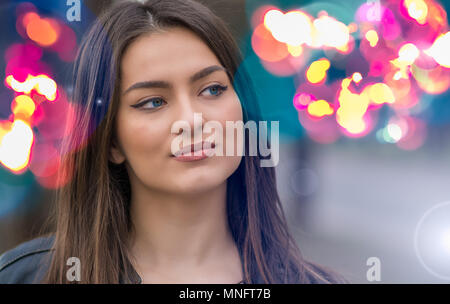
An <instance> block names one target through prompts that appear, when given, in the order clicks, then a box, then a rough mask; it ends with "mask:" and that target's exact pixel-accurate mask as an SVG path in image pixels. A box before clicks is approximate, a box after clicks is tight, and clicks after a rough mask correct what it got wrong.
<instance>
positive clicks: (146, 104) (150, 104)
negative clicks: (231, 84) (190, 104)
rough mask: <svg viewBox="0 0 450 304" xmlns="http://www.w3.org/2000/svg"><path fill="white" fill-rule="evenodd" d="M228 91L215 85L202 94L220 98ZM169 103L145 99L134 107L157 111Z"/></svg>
mask: <svg viewBox="0 0 450 304" xmlns="http://www.w3.org/2000/svg"><path fill="white" fill-rule="evenodd" d="M227 89H228V86H223V85H220V84H215V85H212V86H209V87H207V88H206V89H204V90H203V91H202V92H201V94H203V93H205V92H208V93H209V94H208V95H206V96H207V97H219V96H220V95H222V94H223V92H225V91H226V90H227ZM165 103H167V102H166V101H164V99H162V98H161V97H155V98H149V99H145V100H143V101H141V102H139V103H137V104H135V105H132V107H133V108H142V109H146V110H155V109H157V108H159V107H161V106H162V105H163V104H165Z"/></svg>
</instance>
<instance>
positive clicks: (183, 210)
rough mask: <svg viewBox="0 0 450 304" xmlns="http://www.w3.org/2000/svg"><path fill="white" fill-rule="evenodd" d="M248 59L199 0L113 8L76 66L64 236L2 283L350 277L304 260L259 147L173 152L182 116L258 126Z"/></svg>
mask: <svg viewBox="0 0 450 304" xmlns="http://www.w3.org/2000/svg"><path fill="white" fill-rule="evenodd" d="M241 60H242V59H241V55H240V52H239V49H238V47H237V45H236V43H235V41H234V40H233V38H232V36H231V35H230V33H229V31H228V30H227V28H226V26H225V25H224V23H223V21H221V20H220V19H219V18H218V17H217V16H215V15H214V14H213V13H212V12H211V11H210V10H209V9H208V8H206V7H205V6H203V5H202V4H200V3H197V2H195V1H193V0H163V1H156V0H154V1H148V2H146V3H144V4H141V3H138V2H120V3H119V4H117V5H116V6H114V7H113V8H111V9H110V10H108V11H107V12H106V13H105V14H103V15H102V16H101V17H100V18H99V19H98V20H97V21H96V22H95V24H94V25H93V27H92V29H91V30H90V31H89V33H88V34H87V36H86V37H85V39H84V41H83V43H82V45H81V48H80V50H79V53H78V56H77V60H76V61H75V73H74V79H75V83H74V91H73V96H72V99H73V102H74V103H77V104H79V105H80V107H79V109H80V110H79V111H78V112H77V114H76V117H75V118H74V119H75V123H76V126H77V128H76V130H75V132H74V133H72V134H71V136H70V137H69V138H67V142H66V144H65V145H64V147H65V149H64V155H65V162H64V163H65V167H64V168H65V169H64V170H63V172H62V175H61V176H62V178H66V177H67V176H70V180H69V182H68V183H67V184H66V186H65V187H63V188H62V189H60V191H59V192H58V197H57V208H56V209H57V212H56V233H55V234H54V236H53V235H52V236H50V237H46V238H40V239H36V240H34V241H31V243H30V242H28V243H26V244H24V245H22V246H21V247H19V249H15V252H14V250H13V252H12V253H11V252H9V253H7V254H5V255H4V256H3V258H2V259H0V281H1V278H5V277H6V276H7V275H8V274H10V275H11V274H12V273H19V274H16V275H15V279H14V280H16V281H27V280H31V276H30V273H31V274H32V276H33V280H34V281H41V282H49V283H68V282H69V281H68V278H67V271H68V268H69V266H68V265H67V261H68V259H69V258H70V257H76V258H78V259H79V261H80V265H79V266H80V267H79V269H78V270H79V271H80V274H81V275H80V277H79V280H80V281H79V282H81V283H119V282H120V283H238V282H243V283H334V282H341V278H340V277H339V276H338V275H336V274H334V273H333V272H331V271H329V270H325V269H324V268H323V267H321V266H318V265H315V264H313V263H311V262H308V261H306V260H305V259H304V258H303V257H302V256H301V254H300V251H299V249H298V247H297V245H296V242H295V241H294V239H293V238H292V236H291V235H290V233H289V231H288V227H287V224H286V220H285V218H284V215H283V209H282V205H281V203H280V200H279V196H278V193H277V189H276V182H275V170H274V168H273V167H264V166H261V164H260V161H261V160H262V157H261V156H260V155H259V153H258V155H257V156H251V155H248V153H244V156H238V155H235V156H219V155H213V156H209V157H203V158H200V159H198V158H189V157H184V158H183V157H175V156H174V153H173V151H172V149H171V147H172V145H171V144H172V141H173V140H174V138H175V137H176V136H177V135H179V132H175V133H172V132H171V130H172V125H173V123H174V122H175V121H180V120H181V121H185V122H187V124H188V125H189V126H190V127H192V129H194V130H195V129H196V128H199V129H202V127H203V125H204V124H205V123H206V122H207V121H218V122H219V123H220V124H221V125H223V126H224V130H225V124H226V122H227V121H231V122H238V121H243V122H244V123H245V122H247V121H256V122H257V121H259V109H258V105H257V100H256V98H255V95H254V92H253V89H252V86H251V81H250V78H249V76H248V74H247V73H246V72H245V70H243V69H241V68H239V64H240V62H241ZM194 113H200V114H201V115H202V121H201V123H200V125H199V124H196V123H195V121H194V119H193V118H194ZM227 139H228V137H227ZM201 140H203V141H205V138H202V139H201ZM226 144H227V142H226V140H225V141H224V142H223V146H225V145H226ZM248 145H249V142H248V140H245V149H246V151H247V150H248V148H249V147H248ZM223 146H222V147H221V148H223ZM216 148H217V147H216ZM24 252H25V253H26V254H24ZM5 256H6V257H5ZM38 265H42V267H38ZM25 276H26V278H25ZM10 280H11V279H10ZM75 282H78V281H75Z"/></svg>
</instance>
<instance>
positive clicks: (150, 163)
mask: <svg viewBox="0 0 450 304" xmlns="http://www.w3.org/2000/svg"><path fill="white" fill-rule="evenodd" d="M211 66H218V67H222V65H221V64H220V63H219V60H218V59H217V58H216V56H215V55H214V53H213V52H212V51H211V50H210V49H209V47H208V46H207V45H206V44H205V43H204V42H203V41H202V40H201V39H200V38H198V37H197V36H196V35H195V34H194V33H192V32H190V31H189V30H187V29H184V28H182V27H174V28H170V29H167V30H166V31H164V32H155V33H151V34H147V35H143V36H140V37H139V38H138V39H137V40H135V41H134V42H133V43H131V44H130V45H129V46H128V48H127V49H126V51H125V53H124V55H123V57H122V62H121V83H120V87H121V92H120V104H119V107H118V112H117V117H116V126H115V128H116V135H117V136H116V139H117V140H116V142H115V144H113V146H112V147H111V161H113V162H114V163H122V162H125V163H126V166H127V170H128V173H129V177H130V182H131V185H132V188H134V189H136V187H141V188H142V187H144V188H147V189H151V190H156V191H162V192H170V193H185V194H187V193H195V192H197V191H202V190H207V189H210V188H212V187H215V186H219V185H221V184H222V183H224V182H226V180H227V178H228V177H229V176H230V175H231V174H232V173H233V172H234V171H235V170H236V169H237V167H238V166H239V163H240V161H241V158H242V156H239V155H237V156H225V149H224V150H223V151H224V152H223V155H224V156H219V155H214V156H211V157H208V158H205V159H202V160H197V161H191V162H182V161H179V160H177V159H176V158H175V157H174V156H173V155H172V151H171V145H172V140H174V138H176V137H177V136H179V135H180V133H171V128H172V124H173V123H174V122H175V121H178V120H183V121H186V122H187V123H188V124H189V125H190V127H191V138H192V139H191V143H196V142H197V141H194V127H197V129H202V125H200V128H199V125H195V126H194V113H201V115H202V120H203V123H205V122H207V121H211V120H213V121H217V122H219V123H220V124H221V125H222V128H223V130H224V131H223V144H224V145H226V142H227V139H226V136H225V134H224V133H225V126H226V121H233V122H234V121H242V108H241V104H240V101H239V98H238V96H237V95H236V92H235V91H234V89H233V87H232V84H231V83H230V80H229V79H228V76H227V74H226V72H225V71H224V70H222V69H216V70H214V71H213V72H211V73H208V74H207V75H205V74H204V75H203V77H201V78H197V79H196V80H195V81H192V79H191V77H192V76H193V75H195V74H197V73H198V72H200V71H202V70H204V69H205V68H208V67H211ZM135 84H139V85H137V86H134V85H135ZM149 84H153V85H149ZM155 84H156V85H155ZM133 86H134V88H132V87H133ZM225 87H226V89H223V88H225ZM197 131H199V130H197ZM180 132H181V130H180ZM212 134H213V133H205V132H204V133H203V136H202V138H200V139H203V140H205V139H210V138H211V135H212ZM234 138H235V139H234V141H235V142H234V146H235V147H236V145H237V139H236V136H235V137H234ZM189 144H190V143H189ZM182 146H185V144H183V143H181V144H180V147H182ZM235 155H236V153H235Z"/></svg>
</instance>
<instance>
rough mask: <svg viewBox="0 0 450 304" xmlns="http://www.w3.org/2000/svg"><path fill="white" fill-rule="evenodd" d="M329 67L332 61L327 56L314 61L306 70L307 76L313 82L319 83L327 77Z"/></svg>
mask: <svg viewBox="0 0 450 304" xmlns="http://www.w3.org/2000/svg"><path fill="white" fill-rule="evenodd" d="M329 68H330V61H329V60H328V59H326V58H322V59H319V60H317V61H314V62H313V63H311V65H310V66H309V68H308V70H307V71H306V78H307V79H308V81H309V82H311V83H319V82H321V81H323V80H324V79H325V77H326V76H327V71H328V69H329Z"/></svg>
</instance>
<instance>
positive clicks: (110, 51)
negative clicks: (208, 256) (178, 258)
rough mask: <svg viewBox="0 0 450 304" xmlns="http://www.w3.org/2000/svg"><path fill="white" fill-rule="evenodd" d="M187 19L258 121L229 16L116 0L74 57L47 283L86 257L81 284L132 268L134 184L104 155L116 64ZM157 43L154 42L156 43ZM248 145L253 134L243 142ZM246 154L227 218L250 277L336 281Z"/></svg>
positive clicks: (174, 2) (232, 181)
mask: <svg viewBox="0 0 450 304" xmlns="http://www.w3.org/2000/svg"><path fill="white" fill-rule="evenodd" d="M171 26H183V27H185V28H187V29H189V30H191V31H193V32H194V33H195V34H197V35H198V36H199V37H200V38H201V39H202V40H203V41H204V42H205V43H206V44H207V45H208V46H209V48H210V49H211V50H212V51H213V52H214V54H215V55H216V56H217V58H218V59H219V61H220V63H221V64H222V65H223V66H224V67H225V68H226V69H227V70H228V71H229V75H228V77H229V78H230V80H231V82H232V83H233V86H234V89H235V90H236V92H237V94H238V96H239V98H240V101H241V105H242V109H243V116H244V122H246V121H248V120H253V121H258V120H259V118H260V114H259V108H258V103H257V99H256V97H255V93H254V91H253V89H252V83H251V78H250V77H249V74H248V72H246V71H245V69H243V68H240V67H239V64H240V63H241V62H242V55H241V53H240V51H239V48H238V46H237V44H236V42H235V41H234V39H233V37H232V35H231V34H230V32H229V30H228V29H227V27H226V25H225V24H224V22H223V21H222V20H221V19H220V18H218V17H217V16H216V15H215V14H214V13H212V12H211V11H210V10H209V9H208V8H207V7H205V6H204V5H202V4H200V3H198V2H196V1H194V0H163V1H157V0H154V1H147V2H146V3H139V2H128V1H127V2H123V1H122V2H120V3H118V4H116V5H114V6H113V7H112V8H110V9H109V10H108V11H106V12H105V13H104V14H103V15H102V16H100V17H99V18H98V19H97V20H96V21H95V23H94V25H93V26H92V28H91V29H90V31H89V32H88V33H87V35H86V36H85V39H84V40H83V42H82V45H81V47H80V49H79V52H78V55H77V59H76V61H75V64H74V86H73V94H72V101H73V102H74V103H76V104H77V105H78V106H79V108H78V109H79V111H77V112H75V113H76V114H75V116H74V117H73V121H74V124H75V126H76V128H75V131H74V132H73V133H72V134H71V136H70V137H68V138H67V139H66V141H65V142H64V143H63V151H62V154H63V155H64V159H63V163H64V166H63V170H61V178H63V179H66V178H67V176H70V179H69V181H68V182H67V184H66V185H65V186H64V187H62V188H61V189H59V190H58V192H57V196H56V203H57V204H56V208H55V211H56V212H55V223H56V236H55V241H54V245H53V249H54V253H53V256H52V261H51V266H50V269H49V271H48V273H47V277H46V280H45V281H46V282H49V283H67V282H68V281H67V280H66V273H65V271H66V269H67V266H66V263H65V262H66V261H67V259H68V258H69V257H78V258H79V259H80V261H81V263H82V264H81V281H82V283H117V282H119V280H120V278H121V276H124V277H127V276H128V275H129V273H130V272H131V271H132V264H131V262H130V261H131V260H130V253H129V243H128V239H129V233H130V229H132V223H131V219H130V214H129V208H130V184H129V179H128V175H127V172H126V170H125V167H124V166H123V165H115V164H113V163H111V162H109V161H108V159H109V149H110V146H111V144H112V143H113V141H114V136H115V134H114V125H115V116H116V112H117V108H118V102H119V100H118V92H119V85H120V61H121V58H122V55H123V53H124V50H125V49H126V47H127V46H128V45H130V43H131V42H132V41H133V40H134V39H136V38H137V37H139V36H140V35H142V34H145V33H150V32H153V31H161V30H162V31H163V30H164V29H166V28H169V27H171ZM155 47H157V46H155ZM245 146H246V150H248V141H246V143H245ZM247 154H248V153H245V155H244V156H243V159H242V161H241V163H240V165H239V167H238V169H237V170H236V171H235V172H234V173H233V174H232V175H231V176H230V177H229V179H228V181H227V215H228V223H229V226H230V229H231V231H232V235H233V237H234V240H235V242H236V245H237V247H238V250H239V252H240V254H241V257H242V262H243V269H244V280H245V282H247V283H257V282H259V283H315V282H324V283H327V282H337V281H338V280H339V276H338V275H335V274H334V273H333V272H331V271H328V270H327V271H326V270H325V269H324V268H323V267H320V266H318V265H315V264H313V263H310V262H307V261H306V260H305V259H304V258H303V257H302V256H301V254H300V251H299V249H298V247H297V244H296V242H295V240H294V239H293V237H292V236H291V234H290V232H289V229H288V226H287V222H286V219H285V217H284V212H283V208H282V205H281V202H280V199H279V196H278V192H277V189H276V180H275V170H274V168H273V167H261V166H260V161H261V159H262V157H261V156H260V155H259V153H258V155H257V156H248V155H247Z"/></svg>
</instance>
